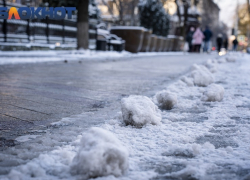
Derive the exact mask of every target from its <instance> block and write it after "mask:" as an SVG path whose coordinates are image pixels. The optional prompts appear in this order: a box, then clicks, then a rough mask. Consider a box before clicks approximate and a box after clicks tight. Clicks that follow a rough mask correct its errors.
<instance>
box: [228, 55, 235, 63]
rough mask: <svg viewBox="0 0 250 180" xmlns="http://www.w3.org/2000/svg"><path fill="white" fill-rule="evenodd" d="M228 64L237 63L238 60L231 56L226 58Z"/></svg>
mask: <svg viewBox="0 0 250 180" xmlns="http://www.w3.org/2000/svg"><path fill="white" fill-rule="evenodd" d="M226 60H227V62H235V61H236V58H235V57H233V56H229V57H227V58H226Z"/></svg>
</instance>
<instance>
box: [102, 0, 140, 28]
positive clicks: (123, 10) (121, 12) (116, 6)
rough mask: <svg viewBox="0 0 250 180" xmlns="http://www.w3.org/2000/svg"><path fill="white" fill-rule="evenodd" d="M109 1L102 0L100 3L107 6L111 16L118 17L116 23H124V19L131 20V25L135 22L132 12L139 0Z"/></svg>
mask: <svg viewBox="0 0 250 180" xmlns="http://www.w3.org/2000/svg"><path fill="white" fill-rule="evenodd" d="M110 2H111V3H108V2H107V0H102V4H103V5H105V6H106V7H107V8H108V12H109V14H110V15H111V16H112V18H113V19H115V20H116V18H115V17H116V16H117V17H118V21H116V23H117V24H119V25H125V22H126V21H129V22H131V24H132V25H134V24H135V13H134V12H135V8H137V4H138V2H139V0H112V1H110ZM116 10H117V12H116ZM116 13H117V14H116ZM128 17H129V18H128Z"/></svg>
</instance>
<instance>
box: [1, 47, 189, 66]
mask: <svg viewBox="0 0 250 180" xmlns="http://www.w3.org/2000/svg"><path fill="white" fill-rule="evenodd" d="M183 54H184V53H183V52H146V53H137V54H133V53H129V52H127V51H122V52H116V51H90V50H68V51H59V50H57V51H56V50H50V51H0V65H3V64H20V63H38V62H54V61H65V60H66V61H75V60H80V61H88V60H91V61H93V60H97V61H105V60H110V59H111V60H113V59H115V60H117V59H121V58H131V57H144V56H171V55H175V56H176V55H183Z"/></svg>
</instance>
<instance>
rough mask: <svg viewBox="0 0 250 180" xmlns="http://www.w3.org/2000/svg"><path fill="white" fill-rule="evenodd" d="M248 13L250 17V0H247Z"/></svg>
mask: <svg viewBox="0 0 250 180" xmlns="http://www.w3.org/2000/svg"><path fill="white" fill-rule="evenodd" d="M247 7H248V14H249V18H250V0H247Z"/></svg>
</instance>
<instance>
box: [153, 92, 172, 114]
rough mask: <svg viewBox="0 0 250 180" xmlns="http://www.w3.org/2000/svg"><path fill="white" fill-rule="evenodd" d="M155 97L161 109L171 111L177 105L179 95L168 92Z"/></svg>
mask: <svg viewBox="0 0 250 180" xmlns="http://www.w3.org/2000/svg"><path fill="white" fill-rule="evenodd" d="M155 97H156V100H157V104H158V106H159V107H160V108H161V109H166V110H170V109H172V108H173V107H174V105H175V104H177V95H176V94H174V93H171V92H168V91H166V90H163V91H160V92H158V93H156V95H155Z"/></svg>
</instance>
